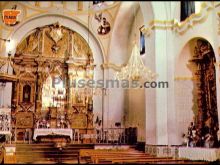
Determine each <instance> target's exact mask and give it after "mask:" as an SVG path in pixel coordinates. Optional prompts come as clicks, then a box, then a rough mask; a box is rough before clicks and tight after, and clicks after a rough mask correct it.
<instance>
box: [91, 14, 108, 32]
mask: <svg viewBox="0 0 220 165" xmlns="http://www.w3.org/2000/svg"><path fill="white" fill-rule="evenodd" d="M111 24H112V18H111V15H110V14H109V13H108V12H106V11H105V12H97V13H95V15H94V17H93V20H92V27H93V30H94V31H95V32H96V34H98V35H100V36H106V35H108V34H110V32H111V29H112V27H111Z"/></svg>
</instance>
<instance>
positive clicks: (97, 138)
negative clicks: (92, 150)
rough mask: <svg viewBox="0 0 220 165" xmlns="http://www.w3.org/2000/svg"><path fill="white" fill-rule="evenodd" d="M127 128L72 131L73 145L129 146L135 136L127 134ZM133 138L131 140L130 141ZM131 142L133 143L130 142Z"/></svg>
mask: <svg viewBox="0 0 220 165" xmlns="http://www.w3.org/2000/svg"><path fill="white" fill-rule="evenodd" d="M127 132H128V128H104V129H95V128H93V129H89V128H87V129H80V128H78V129H77V128H76V129H73V142H74V143H93V144H94V143H95V144H131V143H135V142H136V140H135V138H136V136H137V135H136V134H135V133H134V134H131V133H127ZM132 138H133V140H132ZM132 141H133V142H132Z"/></svg>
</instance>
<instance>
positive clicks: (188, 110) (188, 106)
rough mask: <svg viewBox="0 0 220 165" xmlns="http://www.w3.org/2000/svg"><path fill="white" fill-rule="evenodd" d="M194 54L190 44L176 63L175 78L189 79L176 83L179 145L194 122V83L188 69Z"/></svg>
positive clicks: (185, 47)
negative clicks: (183, 135)
mask: <svg viewBox="0 0 220 165" xmlns="http://www.w3.org/2000/svg"><path fill="white" fill-rule="evenodd" d="M192 54H193V52H192V49H191V47H190V44H189V43H187V44H186V45H185V46H184V48H183V49H182V51H181V53H180V54H179V56H178V57H177V59H176V62H175V77H187V78H188V79H187V80H176V81H175V110H176V124H177V128H178V129H176V131H175V132H176V133H177V137H178V138H177V139H178V144H181V142H182V137H181V136H182V134H183V133H185V134H186V133H187V128H188V126H189V124H190V122H191V121H193V111H192V108H193V94H192V91H193V81H192V80H190V79H189V78H190V77H192V72H191V71H190V69H189V68H188V67H187V63H188V61H189V59H190V58H191V56H192Z"/></svg>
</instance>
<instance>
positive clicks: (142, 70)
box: [116, 43, 157, 81]
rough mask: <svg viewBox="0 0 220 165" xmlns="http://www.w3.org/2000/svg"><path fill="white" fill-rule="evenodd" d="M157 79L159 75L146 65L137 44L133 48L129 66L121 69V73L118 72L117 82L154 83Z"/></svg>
mask: <svg viewBox="0 0 220 165" xmlns="http://www.w3.org/2000/svg"><path fill="white" fill-rule="evenodd" d="M156 77H157V74H156V73H153V72H152V71H151V70H150V69H149V68H147V67H146V66H145V65H144V63H143V61H142V59H141V56H140V51H139V49H138V46H137V43H135V44H134V46H133V49H132V53H131V56H130V59H129V61H128V63H127V65H126V66H125V67H123V68H121V71H119V72H116V79H117V80H135V81H141V80H144V81H152V80H154V79H155V78H156Z"/></svg>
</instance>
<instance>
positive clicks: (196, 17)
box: [141, 2, 216, 36]
mask: <svg viewBox="0 0 220 165" xmlns="http://www.w3.org/2000/svg"><path fill="white" fill-rule="evenodd" d="M215 7H216V6H215V5H214V4H213V2H203V3H202V4H201V10H200V12H199V13H197V14H192V15H191V16H190V17H188V18H187V19H186V20H185V21H183V22H179V21H177V20H176V19H173V20H168V21H162V20H152V21H151V22H150V23H149V24H148V27H146V28H142V29H141V30H142V32H143V33H144V34H146V35H147V36H150V35H151V33H152V31H153V30H155V29H159V30H172V31H174V32H176V33H178V34H179V35H183V34H184V33H186V32H187V31H188V30H189V29H190V28H192V27H193V26H195V25H197V24H199V23H203V22H204V21H205V20H206V19H207V18H208V15H209V11H211V10H213V9H214V8H215Z"/></svg>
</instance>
